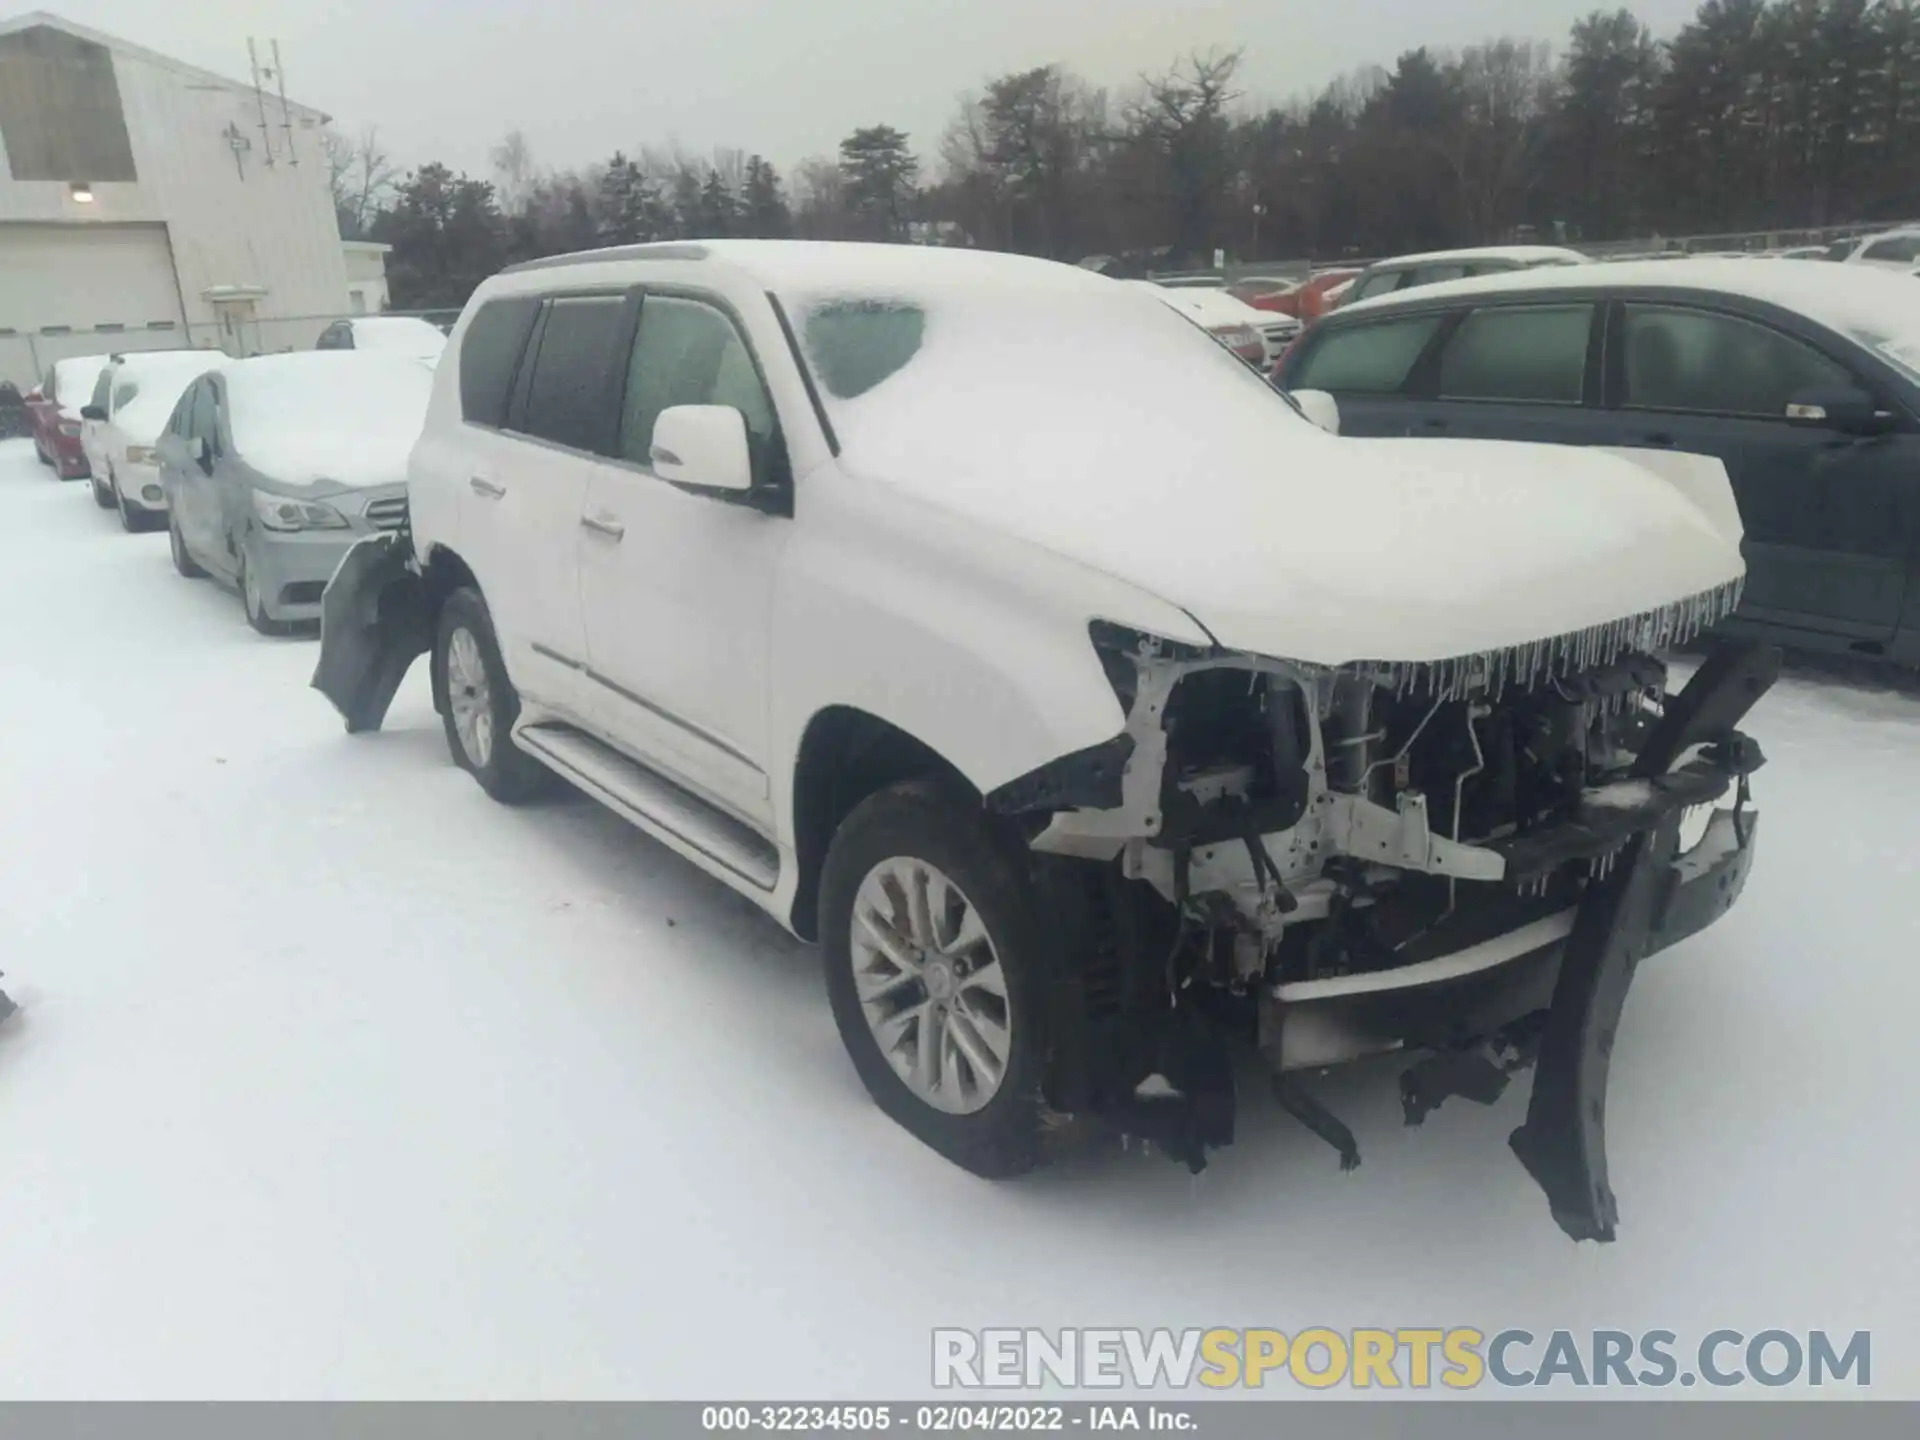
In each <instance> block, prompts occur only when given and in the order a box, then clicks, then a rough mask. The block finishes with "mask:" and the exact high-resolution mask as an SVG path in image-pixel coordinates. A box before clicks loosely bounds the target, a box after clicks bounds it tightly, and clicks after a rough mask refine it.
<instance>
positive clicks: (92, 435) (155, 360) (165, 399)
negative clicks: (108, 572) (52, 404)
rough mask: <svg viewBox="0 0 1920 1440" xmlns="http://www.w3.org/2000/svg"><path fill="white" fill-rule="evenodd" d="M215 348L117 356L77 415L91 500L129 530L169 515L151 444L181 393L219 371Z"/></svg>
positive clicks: (144, 527) (220, 357)
mask: <svg viewBox="0 0 1920 1440" xmlns="http://www.w3.org/2000/svg"><path fill="white" fill-rule="evenodd" d="M226 363H227V357H226V355H225V354H223V353H222V352H221V351H218V350H141V351H134V352H131V353H129V354H124V355H116V356H114V357H113V362H112V363H111V364H110V365H108V366H107V368H106V369H105V370H102V371H101V372H100V378H99V380H98V381H96V382H95V384H94V387H93V399H92V400H91V401H90V402H89V403H88V404H86V405H84V406H82V407H81V409H80V422H81V430H80V444H81V448H83V449H84V450H85V451H86V453H87V464H88V467H89V468H90V469H91V470H92V472H93V499H94V503H95V504H96V505H98V506H99V507H100V508H101V509H102V510H114V509H117V510H119V512H120V524H121V525H122V526H123V527H124V528H125V529H127V530H129V531H139V530H150V529H152V528H154V527H155V526H156V525H158V524H160V523H162V521H163V519H164V517H165V515H166V513H167V497H166V492H165V491H164V490H162V489H161V487H160V470H159V467H158V465H157V463H156V462H155V459H154V451H153V447H154V443H155V442H156V441H157V440H158V439H159V438H160V432H161V431H162V430H164V429H165V428H166V424H167V419H168V417H169V416H171V415H172V414H173V406H174V402H175V401H177V400H178V399H179V398H180V396H181V393H182V392H183V391H185V390H186V388H187V387H188V386H189V385H191V384H192V383H193V382H194V381H195V380H198V379H199V378H200V377H201V376H202V375H204V374H206V373H207V371H209V370H211V369H213V368H214V367H215V366H216V365H224V364H226Z"/></svg>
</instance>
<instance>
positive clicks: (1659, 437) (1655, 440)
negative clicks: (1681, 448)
mask: <svg viewBox="0 0 1920 1440" xmlns="http://www.w3.org/2000/svg"><path fill="white" fill-rule="evenodd" d="M1641 439H1643V440H1644V441H1645V442H1646V443H1647V444H1649V445H1653V446H1657V447H1658V448H1659V449H1662V450H1671V449H1672V448H1673V447H1674V446H1675V445H1678V444H1679V443H1680V442H1679V441H1678V440H1675V439H1674V438H1673V436H1671V435H1669V434H1667V432H1666V431H1664V430H1656V431H1654V432H1653V434H1651V435H1643V436H1642V437H1641Z"/></svg>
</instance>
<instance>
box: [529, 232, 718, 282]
mask: <svg viewBox="0 0 1920 1440" xmlns="http://www.w3.org/2000/svg"><path fill="white" fill-rule="evenodd" d="M712 253H713V252H712V251H711V250H709V249H707V247H706V246H704V245H690V244H687V243H685V242H684V241H676V240H665V241H650V242H648V243H647V244H644V245H614V246H610V247H609V248H607V249H605V250H577V251H575V252H574V253H573V254H571V255H549V256H547V257H545V258H544V259H540V260H522V261H521V262H520V263H519V264H518V265H509V266H507V268H506V269H504V270H502V271H501V272H500V273H501V274H502V275H524V274H526V273H527V272H528V271H530V270H557V269H559V268H561V267H562V266H566V265H601V264H610V263H612V262H615V261H619V260H705V259H707V258H708V257H709V256H710V255H711V254H712Z"/></svg>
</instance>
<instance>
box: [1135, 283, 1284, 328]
mask: <svg viewBox="0 0 1920 1440" xmlns="http://www.w3.org/2000/svg"><path fill="white" fill-rule="evenodd" d="M1140 284H1141V285H1143V286H1144V287H1145V288H1146V289H1147V290H1148V291H1150V292H1152V293H1153V294H1154V297H1155V298H1156V299H1158V300H1159V301H1160V302H1161V303H1162V304H1165V305H1171V306H1172V307H1173V308H1174V309H1175V310H1178V311H1179V312H1180V313H1181V314H1183V315H1191V316H1192V317H1193V318H1194V319H1195V320H1198V321H1199V322H1200V323H1201V324H1202V325H1205V326H1207V327H1208V328H1209V329H1213V328H1216V327H1219V326H1224V325H1259V324H1261V323H1262V322H1264V321H1265V320H1266V319H1267V312H1266V311H1264V310H1256V309H1254V307H1253V306H1251V305H1249V304H1247V302H1246V301H1244V300H1242V299H1241V298H1240V297H1239V296H1238V295H1235V294H1233V293H1232V292H1231V291H1228V290H1214V289H1209V288H1206V287H1201V286H1186V285H1176V286H1166V285H1159V284H1155V283H1154V282H1153V281H1151V280H1143V281H1141V282H1140Z"/></svg>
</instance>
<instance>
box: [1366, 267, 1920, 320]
mask: <svg viewBox="0 0 1920 1440" xmlns="http://www.w3.org/2000/svg"><path fill="white" fill-rule="evenodd" d="M1573 288H1578V289H1580V290H1584V291H1589V292H1593V293H1596V294H1598V293H1605V292H1608V291H1614V290H1641V291H1659V290H1673V291H1682V290H1694V291H1702V290H1704V291H1711V292H1716V293H1719V294H1724V295H1735V296H1740V297H1742V298H1744V299H1748V300H1757V301H1760V302H1761V303H1763V304H1768V305H1778V306H1779V307H1781V308H1782V309H1785V310H1792V311H1794V312H1795V313H1796V314H1800V315H1805V316H1806V317H1807V318H1808V319H1810V320H1814V321H1817V322H1819V323H1820V324H1822V325H1826V326H1828V327H1829V328H1831V329H1834V330H1840V331H1844V332H1847V333H1851V334H1856V335H1859V334H1864V335H1879V336H1897V337H1900V338H1903V339H1910V340H1920V279H1917V278H1915V277H1914V276H1912V275H1909V274H1907V273H1906V272H1905V271H1899V270H1886V269H1881V268H1879V267H1876V266H1872V265H1832V264H1827V263H1825V262H1822V261H1818V260H1785V259H1768V258H1756V259H1751V260H1723V259H1706V258H1702V259H1687V260H1623V261H1619V262H1606V263H1595V264H1592V265H1587V266H1583V267H1582V268H1581V269H1580V270H1579V271H1578V272H1577V273H1573V272H1569V271H1567V270H1563V269H1558V268H1554V269H1546V270H1513V271H1508V272H1506V273H1504V274H1500V275H1476V276H1474V277H1473V278H1472V279H1469V280H1446V281H1442V282H1441V283H1439V284H1435V285H1422V286H1420V287H1419V288H1418V289H1415V290H1402V291H1397V292H1396V293H1394V294H1391V295H1381V296H1378V297H1376V298H1373V299H1368V300H1358V301H1355V302H1354V303H1353V304H1351V305H1348V306H1346V307H1344V308H1343V309H1342V310H1341V312H1340V313H1341V314H1342V315H1359V314H1364V313H1369V312H1372V311H1375V310H1394V309H1400V308H1402V307H1405V306H1410V305H1424V304H1430V303H1432V302H1434V301H1437V300H1446V299H1449V298H1451V297H1453V296H1471V295H1490V294H1491V295H1507V294H1514V293H1516V292H1528V291H1534V290H1562V289H1573Z"/></svg>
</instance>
